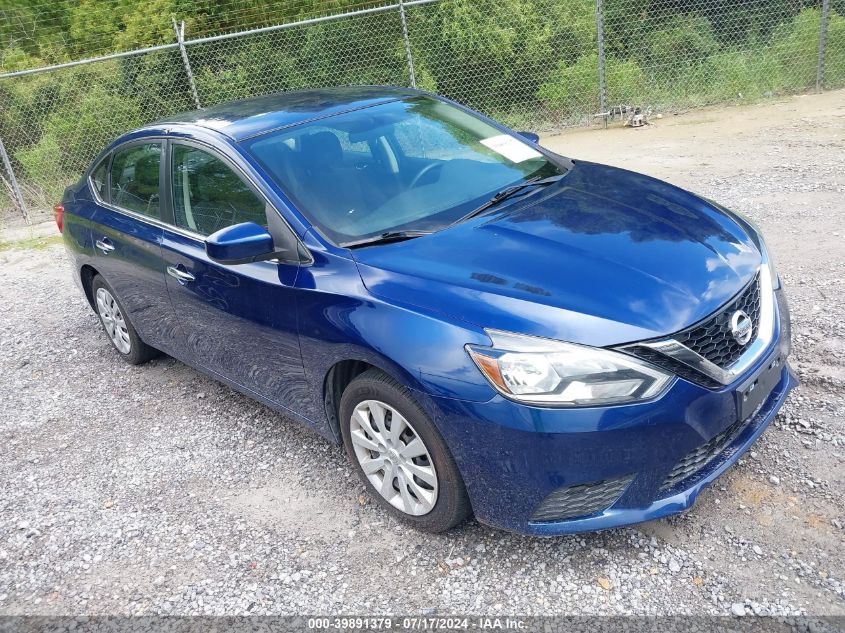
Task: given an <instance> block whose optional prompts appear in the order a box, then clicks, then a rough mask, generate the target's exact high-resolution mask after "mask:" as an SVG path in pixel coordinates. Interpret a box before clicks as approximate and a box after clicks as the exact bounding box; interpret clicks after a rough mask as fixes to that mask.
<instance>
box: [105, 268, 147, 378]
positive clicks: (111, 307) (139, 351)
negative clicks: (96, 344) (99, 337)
mask: <svg viewBox="0 0 845 633" xmlns="http://www.w3.org/2000/svg"><path fill="white" fill-rule="evenodd" d="M91 295H92V297H93V298H94V311H95V312H96V313H97V316H98V317H99V319H100V325H102V326H103V331H104V332H105V333H106V336H107V337H108V339H109V341H110V342H111V344H112V347H114V349H115V351H116V352H117V353H118V354H120V357H121V358H123V360H125V361H126V362H127V363H129V364H130V365H141V364H142V363H146V362H147V361H148V360H151V359H153V358H155V357H156V356H158V355H159V354H160V352H159V351H158V350H157V349H155V348H153V347H150V346H149V345H147V344H146V343H144V341H142V340H141V337H140V336H138V332H136V331H135V327H134V326H133V325H132V322H131V321H130V320H129V317H128V316H126V314H127V313H126V310H124V309H123V304H122V303H120V299H118V297H117V294H115V292H114V290H112V289H111V286H109V285H108V284H107V283H106V280H105V279H103V278H102V276H100V275H96V276H95V277H94V279H93V280H92V281H91Z"/></svg>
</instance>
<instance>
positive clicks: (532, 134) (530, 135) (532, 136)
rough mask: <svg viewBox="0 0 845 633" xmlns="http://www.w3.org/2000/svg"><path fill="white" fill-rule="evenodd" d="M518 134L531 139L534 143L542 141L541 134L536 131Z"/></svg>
mask: <svg viewBox="0 0 845 633" xmlns="http://www.w3.org/2000/svg"><path fill="white" fill-rule="evenodd" d="M518 134H519V135H520V136H521V137H522V138H526V139H528V140H529V141H531V142H532V143H539V142H540V135H539V134H537V133H536V132H518Z"/></svg>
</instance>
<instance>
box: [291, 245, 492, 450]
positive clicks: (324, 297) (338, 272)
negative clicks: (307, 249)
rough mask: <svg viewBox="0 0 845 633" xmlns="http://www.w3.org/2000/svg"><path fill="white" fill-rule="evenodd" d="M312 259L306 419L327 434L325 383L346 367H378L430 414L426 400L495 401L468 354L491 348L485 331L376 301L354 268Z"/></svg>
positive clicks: (303, 334)
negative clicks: (470, 348) (470, 349)
mask: <svg viewBox="0 0 845 633" xmlns="http://www.w3.org/2000/svg"><path fill="white" fill-rule="evenodd" d="M313 254H314V260H315V261H314V264H313V265H311V266H308V267H305V268H303V269H301V271H300V274H299V277H298V278H297V286H298V287H299V289H300V291H301V292H300V293H299V294H298V301H297V304H298V317H299V336H300V345H301V348H302V358H303V362H304V366H305V374H306V378H307V380H308V384H309V390H310V393H311V397H310V398H308V407H309V410H308V411H306V412H304V413H305V415H306V416H307V417H308V418H310V419H311V420H314V421H315V422H316V421H319V425H320V426H322V425H323V424H325V425H326V429H325V430H328V429H329V426H330V423H329V420H328V418H327V415H326V411H325V408H324V406H323V403H324V389H325V380H326V376H327V375H328V373H329V370H330V369H331V368H332V367H333V366H334V365H336V364H337V363H339V362H341V361H346V360H358V361H364V362H366V363H369V364H370V365H373V366H375V367H378V368H379V369H381V370H382V371H384V372H385V373H387V374H388V375H390V376H392V377H393V378H395V379H396V380H398V381H399V382H400V383H401V384H403V385H404V386H406V387H407V388H408V389H411V390H413V391H415V392H417V395H418V400H419V401H420V403H421V404H422V405H423V406H424V407H425V408H426V409H428V410H429V411H432V412H433V411H434V405H433V403H431V402H430V401H428V395H433V396H439V397H445V398H457V397H458V396H460V398H461V399H463V400H474V401H478V402H486V401H488V400H490V399H491V398H493V397H494V396H495V392H494V390H493V389H492V387H490V385H489V384H488V383H487V381H486V380H485V379H484V377H483V376H482V375H481V373H480V372H479V371H478V369H477V368H476V366H475V364H474V363H473V362H472V360H471V359H470V358H469V355H468V354H467V353H466V350H465V349H464V346H465V345H466V344H467V343H473V344H480V345H489V344H490V340H489V337H488V336H487V335H486V334H485V333H484V332H483V331H482V330H481V329H480V328H477V327H475V326H473V325H471V324H468V323H464V322H461V321H459V320H457V319H453V318H449V317H448V316H446V315H442V314H437V313H430V312H426V311H425V310H422V309H420V308H418V307H411V306H403V305H396V304H392V303H388V302H385V301H384V300H381V299H377V298H375V297H373V296H372V295H370V294H369V292H368V291H367V289H366V288H365V286H364V284H363V282H362V281H361V277H360V275H359V274H358V269H357V267H356V265H355V263H354V262H353V261H351V260H349V259H346V258H344V257H341V256H338V255H334V254H330V253H327V252H325V251H323V252H314V253H313ZM321 430H323V429H321ZM324 434H325V433H324Z"/></svg>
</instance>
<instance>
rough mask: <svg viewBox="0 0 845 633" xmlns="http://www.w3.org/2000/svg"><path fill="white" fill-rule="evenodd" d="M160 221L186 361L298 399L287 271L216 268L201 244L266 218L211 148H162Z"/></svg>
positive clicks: (265, 209)
mask: <svg viewBox="0 0 845 633" xmlns="http://www.w3.org/2000/svg"><path fill="white" fill-rule="evenodd" d="M169 161H170V165H169V169H168V189H169V191H168V195H169V204H168V209H169V216H170V217H169V224H170V226H167V227H165V229H164V235H163V242H162V249H163V254H164V259H165V264H166V269H167V272H168V274H167V287H168V290H169V292H170V298H171V301H172V303H173V310H174V312H175V315H176V318H177V319H178V320H179V323H180V325H181V329H182V331H183V332H184V339H183V341H182V345H183V348H184V350H185V353H186V354H188V355H189V356H191V357H192V358H193V359H194V360H195V362H197V363H198V364H200V365H202V366H204V367H206V368H207V369H210V370H212V371H214V372H216V373H218V374H220V375H221V376H223V377H224V378H227V379H229V380H231V381H232V382H235V383H237V384H238V385H240V386H242V387H246V388H247V389H249V390H251V391H253V392H254V393H256V394H257V395H259V396H262V397H263V398H266V399H267V400H270V401H272V402H274V403H276V404H279V405H281V406H283V407H286V408H289V409H293V410H294V411H301V410H302V409H303V403H304V398H305V397H306V394H307V388H306V383H305V374H304V369H303V366H302V357H301V355H300V351H299V335H298V330H297V321H296V293H297V292H298V291H297V290H296V289H295V288H294V282H295V281H296V276H297V273H298V270H299V266H298V265H296V264H284V263H278V262H273V261H266V262H255V263H251V264H239V265H223V264H218V263H216V262H213V261H211V260H210V259H209V258H208V256H207V255H206V252H205V241H204V238H205V237H206V236H208V235H210V234H212V233H214V232H215V231H218V230H220V229H222V228H225V227H227V226H231V225H233V224H239V223H241V222H255V223H257V224H260V225H262V226H265V227H266V226H267V225H268V216H267V214H268V213H276V211H275V210H274V209H272V208H270V207H269V204H268V202H267V200H266V199H265V198H264V197H263V196H262V195H260V193H259V192H258V191H257V190H256V189H255V188H254V187H253V186H252V185H251V184H249V183H248V181H247V180H246V179H245V177H244V175H243V173H242V172H241V171H240V170H239V168H238V167H237V166H236V165H235V164H233V163H232V162H230V161H229V160H228V159H227V158H224V157H223V156H222V155H221V154H219V153H217V152H216V151H215V150H213V149H212V148H210V147H208V146H206V145H203V144H198V143H191V142H187V141H172V142H171V143H170V157H169Z"/></svg>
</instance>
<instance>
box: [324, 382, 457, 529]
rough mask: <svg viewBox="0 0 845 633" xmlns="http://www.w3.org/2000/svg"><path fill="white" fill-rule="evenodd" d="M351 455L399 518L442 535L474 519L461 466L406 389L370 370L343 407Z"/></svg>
mask: <svg viewBox="0 0 845 633" xmlns="http://www.w3.org/2000/svg"><path fill="white" fill-rule="evenodd" d="M340 420H341V432H342V434H343V441H344V445H345V447H346V452H347V454H348V455H349V459H350V461H351V462H352V464H353V466H354V467H355V469H356V470H357V471H358V474H359V476H360V477H361V479H362V481H363V482H364V484H365V485H366V487H367V488H368V490H369V491H370V493H371V494H372V495H373V496H374V497H375V498H376V499H377V500H378V502H379V503H380V504H381V505H382V506H383V507H385V508H386V509H387V510H388V511H390V512H391V513H392V514H393V515H394V516H397V517H398V518H400V519H401V520H403V521H405V522H406V523H409V524H411V525H413V526H414V527H416V528H417V529H420V530H423V531H426V532H443V531H445V530H448V529H449V528H451V527H454V526H455V525H457V524H458V523H460V522H461V521H463V520H464V519H465V518H466V517H467V515H468V514H469V513H470V505H469V499H468V497H467V493H466V488H465V487H464V483H463V479H462V478H461V475H460V473H459V472H458V468H457V465H456V464H455V461H454V459H453V458H452V456H451V454H450V453H449V450H448V448H447V447H446V443H445V442H444V441H443V438H442V437H441V436H440V433H439V432H438V431H437V429H436V427H435V426H434V423H433V422H432V421H431V419H430V418H429V417H428V415H427V414H426V413H425V412H424V411H423V409H422V408H421V407H420V406H419V405H418V404H417V403H416V402H415V401H414V400H413V399H412V398H411V395H410V393H409V392H408V390H407V389H405V388H404V387H402V386H401V385H400V384H399V383H397V382H396V381H395V380H393V379H392V378H390V377H389V376H387V375H385V374H384V373H382V372H380V371H378V370H376V369H371V370H368V371H366V372H364V373H363V374H361V375H360V376H358V377H357V378H356V379H355V380H353V381H352V382H351V383H350V384H349V386H348V387H347V388H346V391H344V392H343V396H342V398H341V401H340Z"/></svg>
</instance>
